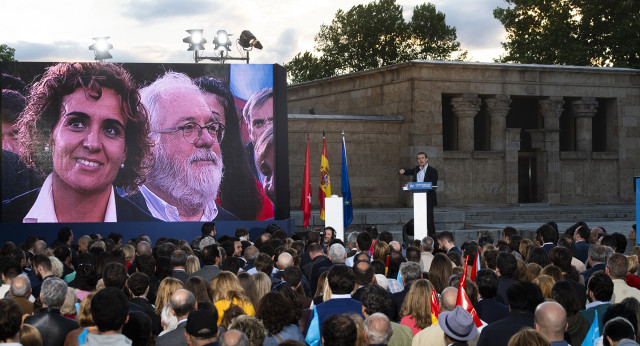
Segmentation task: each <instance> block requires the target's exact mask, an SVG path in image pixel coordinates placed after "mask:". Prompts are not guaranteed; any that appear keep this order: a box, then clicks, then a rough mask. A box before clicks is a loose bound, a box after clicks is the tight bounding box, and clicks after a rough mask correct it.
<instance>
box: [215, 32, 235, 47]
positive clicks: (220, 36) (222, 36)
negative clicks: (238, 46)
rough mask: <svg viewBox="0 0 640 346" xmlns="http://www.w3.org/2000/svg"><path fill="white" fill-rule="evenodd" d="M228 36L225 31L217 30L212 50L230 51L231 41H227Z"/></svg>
mask: <svg viewBox="0 0 640 346" xmlns="http://www.w3.org/2000/svg"><path fill="white" fill-rule="evenodd" d="M229 36H230V35H229V34H227V30H218V32H217V33H216V37H215V38H214V39H213V44H215V45H216V46H215V47H214V48H213V49H214V50H216V51H224V50H226V51H230V50H231V48H230V47H231V39H229Z"/></svg>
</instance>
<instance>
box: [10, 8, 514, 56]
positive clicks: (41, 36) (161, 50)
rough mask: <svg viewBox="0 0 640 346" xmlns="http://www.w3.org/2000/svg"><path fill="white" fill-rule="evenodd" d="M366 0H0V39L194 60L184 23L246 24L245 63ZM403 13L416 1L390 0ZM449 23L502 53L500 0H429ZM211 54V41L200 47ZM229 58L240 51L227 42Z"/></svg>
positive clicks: (480, 50)
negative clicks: (257, 46) (251, 42)
mask: <svg viewBox="0 0 640 346" xmlns="http://www.w3.org/2000/svg"><path fill="white" fill-rule="evenodd" d="M367 2H368V1H353V0H340V1H338V0H325V1H308V0H302V1H300V0H298V1H293V0H279V1H258V0H236V1H218V0H215V1H211V0H181V1H176V0H154V1H152V0H110V1H104V0H64V1H51V0H20V1H10V0H0V10H1V11H2V13H3V20H2V21H0V43H5V44H8V45H9V46H11V47H13V48H15V49H16V59H18V60H20V61H87V60H92V59H93V53H92V52H91V51H89V49H88V47H89V45H91V44H92V43H93V40H92V38H93V37H100V36H110V37H111V38H110V40H109V42H110V43H111V44H113V46H114V48H113V49H112V50H111V54H112V55H113V59H111V60H109V61H112V62H177V63H189V62H193V55H192V53H191V52H187V51H186V49H187V45H186V44H185V43H183V42H182V39H183V38H185V37H187V36H188V34H187V32H186V31H185V30H186V29H204V34H205V38H206V39H207V41H208V42H211V41H212V38H213V35H214V34H215V32H216V31H217V30H219V29H225V30H227V31H228V32H229V33H230V34H234V35H233V36H232V40H233V39H234V38H237V36H238V35H239V34H240V32H242V30H245V29H246V30H250V31H251V32H252V33H253V34H255V35H256V36H257V38H258V39H259V40H260V41H261V42H262V44H263V45H264V49H263V50H261V51H259V50H254V51H253V52H251V62H252V63H263V64H271V63H279V64H282V63H285V62H288V61H289V60H291V59H292V58H293V57H294V56H295V55H296V54H297V53H298V52H303V51H305V50H310V51H313V47H314V41H313V38H314V36H315V35H316V34H317V33H318V31H319V28H320V25H322V24H329V23H331V20H332V19H333V17H334V16H335V13H336V11H337V10H338V9H340V8H341V9H343V10H348V9H349V8H351V7H352V6H354V5H356V4H360V3H367ZM397 3H398V4H400V5H402V6H403V9H404V16H405V19H407V20H409V19H410V18H411V13H412V9H413V7H414V6H416V5H418V4H421V3H423V2H422V1H409V0H406V1H405V0H397ZM431 3H433V4H435V6H436V8H437V9H438V10H439V11H441V12H443V13H445V15H446V21H447V24H449V25H452V26H455V27H456V29H457V33H458V41H460V42H461V44H462V47H461V48H462V49H463V50H468V51H469V57H470V58H471V60H472V61H482V62H490V61H492V59H494V58H497V57H498V56H499V55H500V54H503V50H502V48H501V46H500V42H501V41H504V35H505V32H504V28H503V27H502V24H500V22H499V21H497V20H496V19H494V18H493V9H495V8H496V7H506V3H505V2H504V1H503V0H437V1H431ZM206 48H207V49H209V52H207V53H205V54H206V55H211V54H212V51H211V49H212V48H213V45H211V44H210V43H209V44H208V45H206ZM230 53H231V55H232V56H239V53H238V51H237V50H236V48H235V45H234V47H232V51H231V52H230Z"/></svg>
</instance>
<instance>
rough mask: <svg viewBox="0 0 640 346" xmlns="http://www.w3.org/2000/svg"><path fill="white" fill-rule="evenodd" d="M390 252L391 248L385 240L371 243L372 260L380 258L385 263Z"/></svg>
mask: <svg viewBox="0 0 640 346" xmlns="http://www.w3.org/2000/svg"><path fill="white" fill-rule="evenodd" d="M390 253H391V248H390V247H389V244H387V243H386V242H384V241H381V240H380V241H377V242H376V243H375V244H373V254H372V257H373V259H374V260H380V261H382V263H387V256H389V254H390Z"/></svg>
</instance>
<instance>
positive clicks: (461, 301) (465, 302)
mask: <svg viewBox="0 0 640 346" xmlns="http://www.w3.org/2000/svg"><path fill="white" fill-rule="evenodd" d="M468 264H469V256H467V257H466V258H465V260H464V267H463V268H464V269H463V271H462V277H461V278H460V285H459V286H458V299H456V306H458V305H460V306H462V307H463V308H464V309H465V310H467V312H468V313H470V314H471V317H473V322H474V323H475V324H476V327H478V328H480V327H481V326H482V321H480V317H478V314H477V313H476V309H474V308H473V305H471V300H470V299H469V297H468V296H467V292H465V290H464V289H465V287H466V286H467V265H468Z"/></svg>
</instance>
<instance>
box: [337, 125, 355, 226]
mask: <svg viewBox="0 0 640 346" xmlns="http://www.w3.org/2000/svg"><path fill="white" fill-rule="evenodd" d="M341 185H342V186H341V187H340V192H341V193H342V200H343V203H344V205H343V211H344V229H345V230H346V229H347V226H349V224H350V223H351V221H353V205H352V203H351V187H350V186H349V173H348V172H347V148H346V146H345V144H344V133H343V136H342V183H341Z"/></svg>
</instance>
